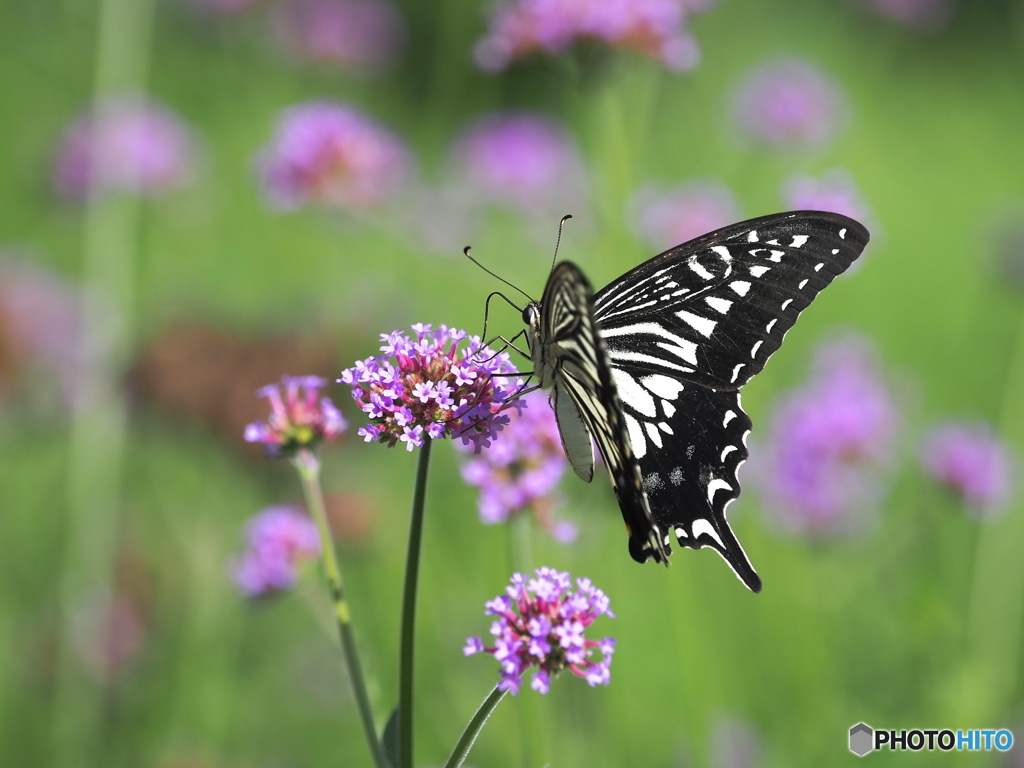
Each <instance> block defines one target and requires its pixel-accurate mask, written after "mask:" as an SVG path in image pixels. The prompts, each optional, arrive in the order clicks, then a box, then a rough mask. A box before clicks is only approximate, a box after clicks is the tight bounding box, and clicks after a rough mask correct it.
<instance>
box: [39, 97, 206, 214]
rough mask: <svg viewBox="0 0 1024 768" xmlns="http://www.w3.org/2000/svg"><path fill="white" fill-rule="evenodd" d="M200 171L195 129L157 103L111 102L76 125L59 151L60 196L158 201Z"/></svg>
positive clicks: (56, 180) (55, 179)
mask: <svg viewBox="0 0 1024 768" xmlns="http://www.w3.org/2000/svg"><path fill="white" fill-rule="evenodd" d="M195 170H196V152H195V146H194V141H193V138H192V135H191V132H190V131H189V129H188V128H187V127H186V126H185V124H184V123H183V122H182V121H181V119H180V118H179V117H178V116H177V115H175V114H174V113H173V112H172V111H171V110H169V109H168V108H167V107H165V106H163V105H162V104H159V103H158V102H156V101H154V100H151V99H140V98H128V97H122V98H109V99H106V100H103V101H100V102H98V103H97V104H96V105H95V106H94V108H93V109H92V110H90V111H89V112H88V113H86V114H85V115H84V116H82V117H80V118H79V119H78V120H76V121H75V122H74V123H73V124H72V125H71V127H70V128H69V129H68V130H67V132H66V133H65V134H64V137H63V138H62V139H61V142H60V146H59V147H58V150H57V155H56V159H55V162H54V169H53V183H54V186H55V188H56V190H57V193H58V194H60V195H61V196H63V197H68V198H85V197H86V196H87V195H88V194H89V190H90V189H91V188H93V187H95V188H96V189H97V190H99V191H101V192H115V191H116V192H128V193H134V194H142V195H156V194H159V193H162V192H167V191H170V190H173V189H177V188H179V187H182V186H184V184H185V183H186V182H188V181H189V180H190V179H191V178H192V177H193V175H194V173H195Z"/></svg>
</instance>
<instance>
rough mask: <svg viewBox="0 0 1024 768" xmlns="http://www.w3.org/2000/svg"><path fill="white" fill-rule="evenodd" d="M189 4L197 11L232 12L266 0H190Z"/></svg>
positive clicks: (254, 5) (224, 13)
mask: <svg viewBox="0 0 1024 768" xmlns="http://www.w3.org/2000/svg"><path fill="white" fill-rule="evenodd" d="M190 1H191V4H192V5H193V6H194V7H195V8H196V9H197V10H199V11H203V12H206V13H215V14H223V15H225V16H230V15H232V14H236V13H241V12H243V11H247V10H249V9H250V8H255V7H256V6H258V5H264V4H265V3H266V2H267V0H190Z"/></svg>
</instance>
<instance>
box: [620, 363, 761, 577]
mask: <svg viewBox="0 0 1024 768" xmlns="http://www.w3.org/2000/svg"><path fill="white" fill-rule="evenodd" d="M613 373H614V379H615V382H616V385H617V387H618V391H619V393H620V398H621V401H622V403H623V414H624V418H625V421H626V426H627V431H628V432H629V435H630V444H631V446H632V448H633V455H634V456H636V458H637V461H638V463H639V464H640V471H641V474H642V475H643V484H644V492H645V493H646V494H647V501H648V505H649V506H650V508H651V514H652V515H653V517H654V521H655V522H656V523H657V524H658V528H659V530H660V531H661V532H662V533H663V534H666V535H671V536H673V537H674V538H675V539H676V540H677V541H678V543H679V545H680V546H684V547H690V548H693V549H699V548H701V547H711V548H713V549H714V550H715V551H716V552H718V553H719V554H720V555H721V556H722V557H723V558H724V559H725V561H726V562H727V563H728V564H729V566H730V567H731V568H732V569H733V571H734V572H735V573H736V575H737V576H739V577H740V579H741V580H742V581H743V583H744V584H746V585H747V586H748V587H749V588H750V589H751V590H753V591H754V592H759V591H760V590H761V579H760V577H759V576H758V575H757V573H756V572H755V571H754V569H753V567H752V566H751V565H750V561H749V560H748V559H747V556H746V554H745V553H744V551H743V548H742V547H741V546H740V544H739V541H737V539H736V536H735V535H734V534H733V532H732V528H731V527H730V526H729V522H728V520H726V516H725V510H726V507H728V505H729V503H730V502H732V501H733V500H734V499H736V498H737V497H738V496H739V495H740V483H739V478H738V477H737V471H738V470H739V467H740V465H741V464H743V462H744V461H746V460H747V456H748V452H747V444H746V442H747V435H749V434H750V426H751V424H750V418H749V417H748V416H747V414H746V413H745V412H744V411H743V408H742V407H741V405H740V393H739V392H736V391H727V390H718V391H713V390H711V389H708V388H707V387H701V386H699V385H695V384H690V383H685V382H682V381H679V380H677V379H673V378H670V377H668V376H665V375H663V374H643V375H639V376H636V377H635V378H634V377H633V376H631V375H630V374H629V373H627V372H625V371H623V370H622V369H613Z"/></svg>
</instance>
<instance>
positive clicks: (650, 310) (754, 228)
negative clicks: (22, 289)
mask: <svg viewBox="0 0 1024 768" xmlns="http://www.w3.org/2000/svg"><path fill="white" fill-rule="evenodd" d="M867 240H868V233H867V230H865V229H864V227H862V226H861V225H860V224H858V223H857V222H855V221H853V220H851V219H848V218H846V217H844V216H840V215H838V214H834V213H823V212H815V211H801V212H796V213H785V214H777V215H775V216H766V217H763V218H760V219H753V220H751V221H747V222H742V223H740V224H734V225H733V226H731V227H726V228H725V229H721V230H718V231H716V232H712V233H711V234H708V235H705V236H704V237H700V238H697V239H696V240H691V241H690V242H688V243H683V244H682V245H679V246H676V247H675V248H673V249H671V250H669V251H666V252H665V253H662V254H661V255H659V256H655V257H654V258H653V259H651V260H650V261H647V262H645V263H644V264H641V265H640V266H639V267H637V268H636V269H634V270H632V271H630V272H628V273H626V274H625V275H623V276H622V277H620V278H619V279H618V280H615V281H614V282H612V283H611V284H610V285H609V286H608V287H606V288H605V289H603V290H602V291H600V292H599V293H598V294H597V295H596V296H595V297H594V308H595V310H594V316H595V318H596V319H597V322H598V324H599V325H600V326H601V333H602V336H603V338H604V340H605V344H606V345H607V348H608V354H609V357H610V359H611V362H612V365H616V366H619V365H621V366H623V367H628V368H635V369H640V370H649V371H659V372H662V373H666V374H668V375H671V376H676V377H678V378H681V379H685V380H687V381H692V382H694V383H697V384H701V385H703V386H706V387H712V388H716V389H738V388H739V387H741V386H742V385H743V384H745V383H746V382H747V381H749V380H750V378H751V377H752V376H753V375H754V374H756V373H757V372H758V371H760V370H761V369H762V368H763V367H764V364H765V362H766V361H767V360H768V358H769V357H771V355H772V354H773V353H774V352H775V351H776V350H777V349H778V348H779V345H781V344H782V339H783V337H784V336H785V334H786V331H788V330H789V329H790V328H792V327H793V323H795V322H796V319H797V317H798V316H799V315H800V312H801V311H803V310H804V309H806V307H807V306H808V305H809V304H810V303H811V301H812V300H813V299H814V297H815V296H816V295H817V294H818V292H819V291H820V290H821V289H822V288H824V287H825V286H827V285H828V284H829V283H830V282H832V280H833V278H835V276H836V275H838V274H840V273H842V272H843V271H844V270H846V268H847V267H849V266H850V264H851V263H852V262H853V260H854V259H856V258H857V256H858V255H860V252H861V251H862V250H863V249H864V245H865V244H866V243H867Z"/></svg>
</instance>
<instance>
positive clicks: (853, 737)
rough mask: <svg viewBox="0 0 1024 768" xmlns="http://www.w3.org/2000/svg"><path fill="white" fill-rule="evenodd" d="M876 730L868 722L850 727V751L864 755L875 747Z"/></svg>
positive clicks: (859, 755) (860, 755)
mask: <svg viewBox="0 0 1024 768" xmlns="http://www.w3.org/2000/svg"><path fill="white" fill-rule="evenodd" d="M874 742H875V732H874V730H873V729H872V728H871V726H870V725H868V724H867V723H857V724H856V725H855V726H853V728H851V729H850V751H851V752H853V754H855V755H857V757H864V755H866V754H867V753H868V752H870V751H871V750H873V749H874V748H875V743H874Z"/></svg>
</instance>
